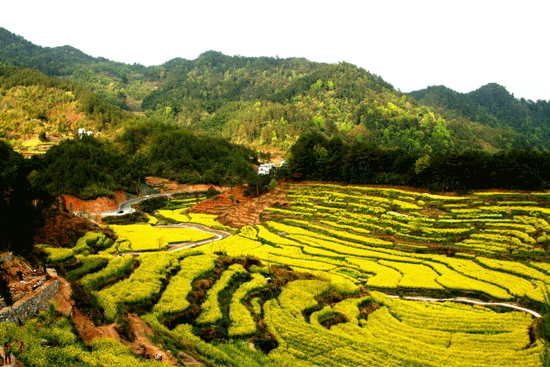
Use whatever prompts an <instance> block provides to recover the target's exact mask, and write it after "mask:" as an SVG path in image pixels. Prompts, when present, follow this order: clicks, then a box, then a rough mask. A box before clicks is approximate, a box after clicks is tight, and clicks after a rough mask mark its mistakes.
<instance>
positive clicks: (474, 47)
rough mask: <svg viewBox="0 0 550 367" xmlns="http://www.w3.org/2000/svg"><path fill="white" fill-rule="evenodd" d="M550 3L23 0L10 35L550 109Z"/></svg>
mask: <svg viewBox="0 0 550 367" xmlns="http://www.w3.org/2000/svg"><path fill="white" fill-rule="evenodd" d="M549 13H550V1H548V0H533V1H530V0H523V1H521V2H520V1H506V0H505V1H492V0H490V1H485V0H476V1H469V0H463V1H450V0H437V1H424V0H415V1H411V0H406V1H382V0H379V1H369V0H365V1H351V0H340V1H324V0H317V1H309V0H307V1H302V0H293V1H288V0H278V1H261V0H255V1H245V0H234V1H228V0H224V1H218V0H210V1H197V0H195V1H185V0H178V1H166V0H156V1H146V2H145V1H143V2H141V1H126V0H110V1H105V0H95V1H93V2H92V1H74V0H73V1H68V0H49V1H44V0H39V1H36V0H31V1H27V0H19V1H9V2H4V3H3V4H2V8H1V9H0V26H1V27H4V28H6V29H8V30H9V31H11V32H13V33H16V34H18V35H20V36H22V37H24V38H25V39H27V40H29V41H31V42H33V43H34V44H37V45H40V46H50V47H54V46H63V45H71V46H73V47H76V48H78V49H80V50H81V51H83V52H85V53H87V54H89V55H92V56H102V57H105V58H107V59H110V60H113V61H122V62H126V63H131V64H133V63H140V64H144V65H159V64H162V63H164V62H166V61H168V60H170V59H172V58H174V57H182V58H185V59H195V58H196V57H197V56H198V55H200V54H201V53H203V52H205V51H208V50H215V51H221V52H222V53H224V54H227V55H242V56H273V57H274V56H279V57H281V58H286V57H305V58H307V59H308V60H311V61H319V62H327V63H336V62H340V61H346V62H349V63H352V64H355V65H358V66H360V67H362V68H364V69H366V70H368V71H370V72H372V73H374V74H377V75H380V76H381V77H382V78H383V79H384V80H386V81H388V82H389V83H391V84H393V86H394V87H395V88H398V89H400V90H401V91H403V92H410V91H412V90H416V89H422V88H425V87H427V86H430V85H445V86H447V87H449V88H451V89H454V90H456V91H459V92H469V91H471V90H475V89H477V88H479V87H480V86H482V85H484V84H487V83H491V82H495V83H499V84H501V85H504V86H505V87H506V88H507V89H508V90H509V91H510V92H511V93H514V95H515V96H516V97H518V98H521V97H523V98H526V99H532V100H535V101H536V100H537V99H545V100H550V63H549V56H548V55H549V54H550V51H549V50H548V42H547V41H548V34H549V32H548V28H549V27H548V24H549V21H548V14H549Z"/></svg>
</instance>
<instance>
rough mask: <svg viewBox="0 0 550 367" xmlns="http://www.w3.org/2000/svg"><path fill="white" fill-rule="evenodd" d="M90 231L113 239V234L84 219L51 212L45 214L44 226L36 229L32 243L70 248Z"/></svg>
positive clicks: (68, 214)
mask: <svg viewBox="0 0 550 367" xmlns="http://www.w3.org/2000/svg"><path fill="white" fill-rule="evenodd" d="M91 231H103V232H104V233H105V234H106V235H107V236H109V237H111V238H114V233H113V232H109V231H107V230H104V229H101V228H100V227H99V226H98V225H96V224H94V223H92V222H91V221H89V220H87V219H85V218H82V217H79V216H76V215H74V214H70V213H65V212H60V211H55V210H51V211H49V212H48V213H47V214H46V216H45V223H44V226H43V227H42V228H39V229H38V231H37V233H36V235H35V236H34V241H35V242H36V243H41V244H50V245H52V246H54V247H70V245H72V244H75V243H76V241H77V240H78V239H79V238H80V237H82V236H84V235H85V234H86V232H91Z"/></svg>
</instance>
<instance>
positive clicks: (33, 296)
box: [0, 269, 59, 325]
mask: <svg viewBox="0 0 550 367" xmlns="http://www.w3.org/2000/svg"><path fill="white" fill-rule="evenodd" d="M47 272H48V280H47V281H46V283H44V284H42V285H41V286H40V287H38V288H37V289H36V290H34V291H33V292H32V293H29V294H28V295H26V296H25V297H23V298H21V299H20V300H19V301H17V302H15V303H14V304H13V305H12V306H9V307H4V308H3V309H1V310H0V322H8V323H11V324H18V325H20V324H23V323H24V322H25V321H27V320H28V319H30V318H31V317H33V316H34V315H36V314H37V313H38V312H39V311H41V310H45V309H47V308H48V307H49V306H50V302H51V301H52V300H53V299H54V297H55V294H56V293H57V292H58V291H59V279H58V278H57V273H56V271H55V269H47Z"/></svg>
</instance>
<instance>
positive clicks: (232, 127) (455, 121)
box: [0, 28, 546, 154]
mask: <svg viewBox="0 0 550 367" xmlns="http://www.w3.org/2000/svg"><path fill="white" fill-rule="evenodd" d="M0 62H1V63H3V64H8V65H13V66H24V67H31V68H35V69H37V70H41V71H43V72H45V73H47V74H48V75H51V76H54V77H56V78H60V79H69V80H70V81H73V82H75V83H78V85H81V86H84V87H86V88H88V89H89V90H92V91H94V92H96V93H97V95H98V97H100V98H102V99H104V100H105V101H108V102H110V103H111V104H115V105H117V106H119V107H121V108H123V109H127V110H131V111H144V112H145V114H146V115H147V116H148V117H149V118H152V119H153V120H155V121H164V122H166V123H170V124H175V125H179V126H184V127H187V128H189V129H191V130H193V131H196V132H201V133H213V134H217V135H220V134H221V135H222V136H223V137H225V138H228V139H229V140H230V141H232V142H235V143H240V144H244V145H247V146H250V147H256V148H275V149H279V150H283V151H288V150H289V149H290V147H291V146H292V144H294V143H295V142H296V140H297V139H298V137H299V136H300V135H301V134H303V133H307V132H320V133H322V134H324V135H325V136H326V137H328V138H330V137H332V136H339V137H341V138H342V139H343V140H344V141H345V142H347V143H353V142H363V143H376V144H381V145H382V146H385V147H388V148H398V147H399V148H403V149H405V150H407V151H409V152H412V153H419V154H425V153H430V152H432V151H442V150H459V151H463V150H465V149H487V150H498V149H507V148H508V149H509V148H518V149H522V148H527V147H537V148H539V149H546V146H545V143H544V139H543V137H544V135H540V134H539V135H540V139H539V140H536V139H534V138H533V136H534V135H533V134H534V133H533V134H531V135H529V136H527V135H526V132H525V131H516V130H514V127H513V126H512V128H508V125H499V124H492V125H488V124H486V123H484V121H479V122H472V121H471V118H470V116H469V115H464V114H462V115H461V114H459V113H453V112H449V111H447V110H442V109H441V110H440V108H432V107H428V106H426V105H423V104H421V103H418V102H416V101H415V100H414V99H413V98H411V97H409V96H407V95H405V94H403V93H401V92H399V91H398V90H396V89H395V88H394V87H393V86H392V85H391V84H389V83H387V82H385V81H384V80H383V79H382V78H381V77H379V76H376V75H373V74H371V73H369V72H368V71H366V70H364V69H361V68H358V67H356V66H354V65H351V64H347V63H339V64H323V63H315V62H310V61H308V60H305V59H301V58H291V59H278V58H269V57H241V56H227V55H223V54H221V53H219V52H215V51H208V52H205V53H204V54H202V55H200V56H199V57H198V58H197V59H195V60H184V59H179V58H178V59H174V60H171V61H168V62H166V63H165V64H163V65H159V66H150V67H144V66H142V65H138V64H134V65H127V64H123V63H116V62H111V61H109V60H107V59H104V58H93V57H91V56H88V55H85V54H83V53H82V52H80V51H78V50H76V49H74V48H72V47H70V46H63V47H55V48H45V47H40V46H36V45H33V44H32V43H30V42H28V41H26V40H24V39H23V38H21V37H19V36H16V35H14V34H12V33H10V32H9V31H7V30H5V29H2V28H0ZM476 121H477V120H476ZM534 131H535V130H534ZM541 134H542V133H541Z"/></svg>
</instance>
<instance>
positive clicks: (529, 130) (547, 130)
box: [409, 83, 550, 150]
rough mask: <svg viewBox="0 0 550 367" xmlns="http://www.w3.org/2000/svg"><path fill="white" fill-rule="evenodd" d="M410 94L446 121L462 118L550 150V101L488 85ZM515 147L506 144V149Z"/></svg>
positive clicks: (431, 88) (430, 90)
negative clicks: (517, 94)
mask: <svg viewBox="0 0 550 367" xmlns="http://www.w3.org/2000/svg"><path fill="white" fill-rule="evenodd" d="M409 95H410V96H412V97H414V98H415V99H417V100H418V102H419V103H421V104H424V105H426V106H430V107H431V108H433V109H434V110H436V111H438V112H439V113H441V115H443V116H445V117H446V118H451V116H459V117H460V118H463V119H469V120H471V121H474V122H478V123H480V124H483V125H485V126H490V127H493V128H500V129H507V130H512V131H515V132H517V133H519V134H521V135H522V136H523V137H525V138H526V139H527V140H526V142H525V144H526V145H527V146H531V147H537V148H539V149H543V150H547V149H548V141H549V138H550V124H549V122H550V101H543V100H538V101H536V102H533V101H531V100H525V99H523V98H521V99H516V98H514V96H513V94H511V93H510V92H508V91H507V90H506V88H504V87H503V86H501V85H498V84H496V83H490V84H487V85H484V86H482V87H481V88H479V89H477V90H475V91H472V92H469V93H459V92H455V91H454V90H452V89H449V88H446V87H444V86H433V87H428V88H426V89H422V90H418V91H414V92H411V93H409ZM511 145H512V144H508V145H506V148H510V147H511Z"/></svg>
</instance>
